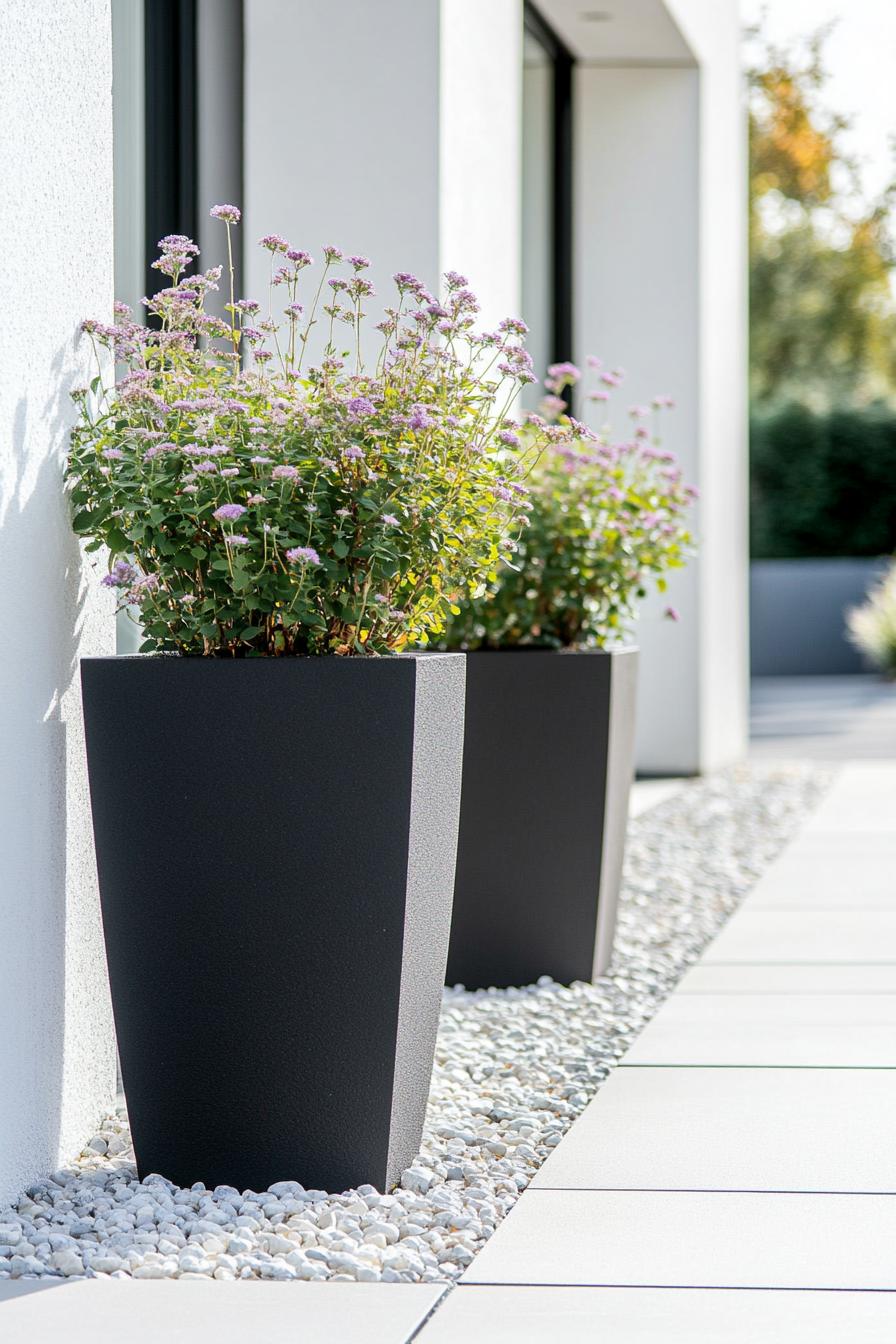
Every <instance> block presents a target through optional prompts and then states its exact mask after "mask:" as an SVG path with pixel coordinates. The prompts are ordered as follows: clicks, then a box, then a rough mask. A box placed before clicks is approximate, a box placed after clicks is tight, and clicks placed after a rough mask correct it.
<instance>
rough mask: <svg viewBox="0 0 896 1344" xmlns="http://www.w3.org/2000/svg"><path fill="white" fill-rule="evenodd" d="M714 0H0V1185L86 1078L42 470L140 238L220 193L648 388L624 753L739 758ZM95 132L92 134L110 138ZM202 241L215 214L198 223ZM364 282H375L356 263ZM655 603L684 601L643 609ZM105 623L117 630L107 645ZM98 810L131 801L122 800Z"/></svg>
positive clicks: (736, 363)
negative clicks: (439, 285) (691, 511)
mask: <svg viewBox="0 0 896 1344" xmlns="http://www.w3.org/2000/svg"><path fill="white" fill-rule="evenodd" d="M738 44H739V19H738V7H737V3H736V0H607V5H606V8H602V9H599V10H598V9H595V10H587V9H584V8H583V6H582V5H581V3H580V2H579V0H576V3H573V2H572V0H539V3H538V4H537V5H528V4H524V2H523V0H379V3H377V4H376V5H371V4H370V3H369V0H327V3H323V0H153V2H152V3H146V0H56V3H54V5H53V6H52V7H50V6H35V5H33V4H26V3H24V0H7V3H6V4H4V6H3V7H2V12H0V66H2V79H0V89H2V93H0V98H2V100H3V113H4V128H5V132H6V134H5V136H4V148H3V155H4V166H5V168H6V180H7V183H8V184H11V187H9V188H8V190H7V192H6V193H5V196H4V202H5V203H4V204H3V205H2V206H0V221H2V222H0V234H2V238H3V248H4V258H5V266H4V277H3V282H2V283H3V285H4V287H5V294H6V306H7V311H8V312H14V313H15V314H16V315H17V316H16V319H15V321H14V322H7V323H5V324H4V328H3V332H2V336H0V340H2V341H3V342H5V344H6V347H7V348H6V350H5V352H4V354H5V358H4V359H3V361H2V363H0V419H2V428H3V443H4V445H5V446H4V449H3V455H2V458H0V614H2V617H3V621H4V629H5V631H6V632H7V656H6V659H5V660H4V674H3V675H4V678H5V682H4V691H5V694H4V695H3V697H2V699H0V716H2V752H0V795H2V798H3V808H2V812H0V818H2V819H0V825H2V827H3V830H4V846H3V852H4V856H5V879H6V881H5V884H4V888H3V890H2V891H0V928H2V938H0V963H2V972H0V1022H3V1024H4V1026H3V1030H2V1031H0V1198H3V1197H5V1196H7V1195H10V1194H12V1193H13V1192H14V1191H15V1190H16V1189H18V1188H20V1187H21V1186H23V1185H25V1184H27V1183H28V1181H29V1180H31V1179H33V1178H34V1177H36V1176H37V1175H39V1174H40V1173H42V1172H46V1171H47V1170H50V1169H52V1168H53V1167H54V1166H55V1165H57V1162H58V1160H59V1158H60V1156H65V1155H66V1154H69V1153H70V1152H71V1151H73V1150H74V1149H75V1148H77V1147H78V1145H79V1144H80V1142H82V1141H83V1139H84V1138H85V1137H86V1136H87V1134H88V1133H89V1130H90V1126H91V1124H92V1123H93V1122H94V1120H95V1118H96V1116H97V1114H98V1112H99V1111H100V1110H101V1109H102V1107H103V1106H104V1105H105V1104H107V1102H108V1100H109V1098H110V1096H111V1091H112V1087H113V1083H114V1044H113V1032H112V1025H111V1017H110V1013H109V1006H108V992H107V988H106V982H105V968H104V960H103V954H102V943H101V936H100V927H99V915H98V907H97V900H96V884H95V875H94V872H93V860H92V847H91V844H90V833H89V805H88V799H87V794H86V785H85V781H84V768H83V745H82V741H81V736H80V733H81V729H80V707H79V698H78V689H77V685H78V683H77V675H76V673H77V661H78V657H79V656H80V655H82V654H84V653H90V652H105V651H111V650H112V648H113V647H114V644H115V619H114V615H113V613H112V610H111V607H110V605H109V603H108V602H106V601H104V599H103V597H102V594H101V590H100V589H99V586H98V581H99V574H98V573H97V572H96V571H95V570H94V569H93V568H92V567H91V565H90V564H89V563H85V561H84V559H83V558H82V557H81V556H80V555H79V552H78V549H77V547H76V545H75V543H74V540H73V539H71V538H70V537H69V534H68V531H67V524H66V515H65V504H64V500H63V497H62V494H61V466H62V459H63V455H64V451H65V439H66V431H67V428H68V425H69V423H70V419H71V416H70V410H69V392H70V390H71V388H72V387H73V386H75V385H77V384H79V383H81V382H82V381H83V380H84V377H85V367H84V363H83V361H84V354H83V351H82V350H81V348H80V347H79V346H78V345H77V341H76V336H77V325H78V321H79V319H80V318H81V317H82V316H85V315H88V314H89V315H92V316H96V317H99V318H101V319H106V320H108V319H109V317H110V314H111V303H112V296H113V268H114V288H115V291H116V292H117V294H118V296H119V297H121V298H124V299H125V300H127V301H129V302H131V303H132V304H134V303H139V300H140V298H141V296H142V295H143V294H144V293H146V292H147V291H148V288H149V287H150V285H151V284H152V282H153V273H152V272H150V271H148V260H149V257H150V256H151V254H152V248H153V245H154V243H155V240H156V238H157V237H159V236H161V234H163V233H167V232H175V231H177V232H185V233H189V234H191V236H194V237H197V238H198V241H199V243H200V245H201V246H202V247H203V249H204V253H205V256H204V260H205V261H206V263H207V264H211V263H212V262H213V261H215V260H218V259H219V258H218V257H217V255H216V248H217V242H216V241H213V242H212V241H210V239H209V229H208V209H209V207H210V206H211V205H212V204H214V203H216V202H218V201H224V200H232V201H234V202H235V203H237V204H239V205H241V206H242V208H243V211H244V229H243V236H244V237H245V238H246V239H248V240H249V241H250V246H248V247H247V248H246V249H245V252H244V255H243V257H242V258H241V268H242V287H243V292H244V293H245V294H250V295H251V294H255V293H256V291H263V290H264V289H265V288H266V284H267V281H266V276H265V275H264V274H263V273H262V271H261V270H260V269H259V266H260V262H259V255H258V254H257V253H256V251H255V249H254V248H253V246H252V245H251V243H252V241H253V240H254V239H256V238H258V237H259V236H260V235H261V234H263V233H267V232H270V231H272V230H277V231H278V232H281V233H285V234H287V235H288V236H289V237H290V238H291V239H292V240H293V242H294V243H295V245H297V246H306V247H308V248H309V250H311V251H312V252H313V251H314V250H315V249H319V248H320V247H321V245H323V244H324V243H328V242H334V243H336V244H338V245H340V246H343V247H344V248H346V249H347V250H357V251H362V252H365V253H367V254H369V255H370V256H371V257H372V258H373V259H374V263H375V272H376V273H374V276H373V278H374V282H376V280H377V278H379V279H380V280H381V281H382V280H385V279H387V277H388V276H389V275H390V274H391V273H392V272H393V271H395V270H411V271H414V272H415V273H417V274H420V275H421V276H423V277H424V278H426V279H427V281H428V282H430V283H431V284H433V285H434V284H435V283H436V280H437V277H438V274H439V273H440V272H441V271H442V270H444V269H447V268H449V267H450V268H454V269H457V270H461V271H463V272H464V273H465V274H467V275H468V276H469V277H470V279H471V281H472V283H473V286H474V288H475V289H476V291H477V293H478V294H479V296H480V299H481V301H482V305H483V319H484V321H485V322H486V323H489V322H494V321H496V320H498V319H500V318H501V317H504V316H506V315H509V314H517V313H521V314H522V316H523V317H525V318H526V320H527V321H528V322H529V325H530V327H531V328H532V338H531V348H532V353H533V356H534V357H535V360H536V364H537V365H540V364H543V363H544V362H546V361H547V360H549V359H558V358H573V359H576V360H578V361H581V360H582V359H583V358H584V356H585V355H586V354H588V353H595V354H598V355H600V356H602V357H604V358H605V359H607V360H608V361H610V362H612V363H614V364H616V363H618V364H620V365H622V366H624V367H625V368H626V369H628V370H629V371H630V372H629V375H628V378H627V381H626V389H625V394H624V397H623V400H622V410H623V412H624V409H625V407H627V406H628V405H629V404H632V403H636V402H642V401H645V400H647V399H649V397H650V396H652V395H653V394H654V393H659V392H663V393H670V394H672V395H674V397H675V399H676V401H677V403H678V409H677V410H676V412H675V414H674V415H673V416H672V417H670V419H669V421H668V426H669V428H668V435H667V440H666V441H667V444H668V446H669V447H670V448H671V449H673V450H674V451H675V452H676V453H678V455H679V456H680V458H681V459H682V463H683V466H684V470H685V475H686V478H687V479H688V480H689V481H691V482H693V483H694V484H696V485H697V486H698V487H699V488H700V491H701V501H700V504H699V506H698V518H697V531H698V534H699V539H700V552H699V555H698V557H697V558H696V559H695V561H694V562H693V563H692V564H691V565H690V566H689V568H688V569H687V570H686V571H684V572H682V573H681V574H680V575H678V576H676V577H675V578H674V579H673V580H672V582H671V585H670V590H669V592H668V594H666V595H664V597H663V598H662V599H661V600H660V599H651V600H650V601H648V602H647V603H646V604H645V609H644V613H643V616H642V619H641V621H640V625H639V630H638V640H639V643H640V645H641V647H642V650H643V664H642V677H641V695H640V719H639V739H638V758H639V767H640V768H641V770H642V771H643V772H645V773H653V774H662V773H674V774H682V773H696V772H699V771H702V770H706V769H710V768H713V767H715V766H718V765H721V764H724V763H726V762H728V761H731V760H735V759H737V758H738V757H739V756H740V755H741V754H742V752H743V750H744V747H745V739H746V719H747V541H746V511H747V489H746V433H745V419H746V416H745V392H744V386H745V363H746V339H745V330H746V321H745V312H746V290H745V273H746V267H745V219H746V211H745V204H744V200H745V192H746V171H745V132H744V115H743V108H742V100H741V93H740V75H739V50H738ZM113 132H114V133H113ZM212 237H214V235H212ZM379 287H383V286H379ZM667 605H673V606H674V607H676V608H678V610H679V611H680V614H681V620H680V621H679V622H678V623H675V624H673V623H670V622H668V621H666V620H664V619H663V617H662V611H663V608H664V607H666V606H667ZM128 647H129V645H128V636H127V633H126V631H125V630H124V629H122V630H121V631H120V632H119V636H118V648H119V651H126V650H127V649H128ZM122 824H123V825H129V824H138V823H137V821H136V820H135V819H131V818H129V817H128V815H127V806H126V800H123V802H122Z"/></svg>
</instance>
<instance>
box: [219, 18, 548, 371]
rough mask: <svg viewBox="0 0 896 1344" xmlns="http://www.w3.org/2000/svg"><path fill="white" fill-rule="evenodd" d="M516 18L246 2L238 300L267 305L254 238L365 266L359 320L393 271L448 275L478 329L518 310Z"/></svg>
mask: <svg viewBox="0 0 896 1344" xmlns="http://www.w3.org/2000/svg"><path fill="white" fill-rule="evenodd" d="M520 15H521V0H489V3H488V5H482V4H481V3H479V0H379V3H377V4H375V5H372V4H370V3H369V0H331V2H330V3H328V5H327V7H326V20H325V21H321V10H320V5H319V4H317V3H316V0H246V3H245V11H244V40H245V108H246V114H245V131H244V151H245V162H244V182H245V189H244V192H245V194H244V200H243V205H244V220H245V274H246V286H245V289H246V294H247V296H251V297H252V298H256V299H258V300H259V301H260V302H262V303H264V304H266V303H267V292H268V274H269V259H268V255H267V253H264V252H262V251H261V250H260V249H258V248H257V247H256V246H255V243H256V240H257V239H258V238H259V237H261V236H262V235H263V234H265V233H270V232H277V233H281V234H283V235H285V236H286V237H287V238H289V240H290V241H291V242H292V243H293V245H294V246H296V247H305V248H307V249H308V250H309V251H310V252H311V253H312V255H313V256H315V257H319V256H320V251H321V247H322V245H323V244H325V243H334V244H336V245H337V246H339V247H342V248H343V249H344V250H345V251H346V252H361V253H364V254H365V255H367V256H369V257H370V258H371V259H372V261H373V266H372V268H371V271H370V272H369V275H370V278H371V279H372V280H373V283H374V285H375V286H376V289H377V291H378V295H379V297H378V299H376V300H373V301H371V303H370V305H369V311H370V313H371V316H372V315H373V313H374V311H375V310H376V309H377V308H378V306H379V305H381V304H382V303H383V302H386V303H388V302H391V301H392V294H391V291H392V286H391V280H390V277H391V276H392V274H393V273H394V272H395V271H399V270H404V271H412V272H413V273H414V274H416V275H419V276H420V277H421V279H423V280H424V281H425V282H426V283H427V284H429V285H430V287H435V286H436V285H437V283H438V277H439V274H440V272H441V271H442V270H443V269H446V268H449V267H450V268H453V269H455V270H459V271H463V272H464V273H465V274H466V275H467V276H468V277H469V278H470V280H471V282H472V284H473V288H474V289H475V290H476V292H477V294H478V295H479V297H480V299H481V301H482V304H483V320H484V321H485V322H486V323H488V322H489V321H493V320H495V319H497V318H500V317H505V316H507V315H508V314H515V313H516V312H517V311H518V308H519V269H520V257H519V211H520V202H519V175H520V144H519V129H518V128H519V115H520V97H521V45H520V44H521V37H522V34H521V19H520ZM374 320H376V319H374ZM371 326H372V324H371ZM372 336H373V337H374V338H376V339H377V340H378V337H377V333H375V332H373V333H372ZM368 348H371V347H370V346H369V347H368ZM373 348H376V347H373Z"/></svg>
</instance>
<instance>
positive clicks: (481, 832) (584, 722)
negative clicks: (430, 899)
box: [447, 649, 637, 988]
mask: <svg viewBox="0 0 896 1344" xmlns="http://www.w3.org/2000/svg"><path fill="white" fill-rule="evenodd" d="M636 677H637V650H636V649H622V650H613V651H610V652H605V651H594V652H582V653H565V652H564V653H560V652H553V651H549V650H506V651H502V652H482V653H473V654H468V656H467V701H466V703H467V709H466V729H465V744H464V777H463V793H462V801H461V819H460V833H459V837H458V856H457V872H456V878H455V888H454V913H453V919H452V929H451V944H450V949H449V954H448V971H447V978H448V982H449V983H450V984H455V983H461V984H465V985H467V986H468V987H470V988H474V987H482V986H488V985H495V986H504V985H522V984H531V983H532V982H533V981H535V980H537V979H538V977H539V976H541V975H550V976H552V977H553V978H554V979H555V980H558V981H560V982H561V983H564V984H569V983H570V982H571V981H573V980H590V979H592V978H593V977H595V976H596V975H599V974H601V973H602V972H603V971H604V970H605V969H606V966H607V963H608V961H609V958H610V954H611V951H612V944H613V937H614V933H615V925H616V905H617V900H618V893H619V883H620V878H621V872H622V859H623V854H624V848H625V827H626V822H627V816H628V796H629V790H630V786H631V779H632V774H633V768H634V711H635V685H636Z"/></svg>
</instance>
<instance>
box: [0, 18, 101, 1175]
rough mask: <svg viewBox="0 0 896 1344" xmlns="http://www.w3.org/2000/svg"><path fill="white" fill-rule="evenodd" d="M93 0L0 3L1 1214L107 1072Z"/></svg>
mask: <svg viewBox="0 0 896 1344" xmlns="http://www.w3.org/2000/svg"><path fill="white" fill-rule="evenodd" d="M111 81H112V75H111V26H110V15H109V5H108V0H54V3H53V4H52V5H35V4H34V3H33V0H4V3H3V5H2V6H0V125H2V127H3V134H2V149H0V162H2V179H3V192H2V194H0V240H2V253H3V267H2V278H0V290H2V302H3V312H4V320H3V323H2V324H0V630H2V639H3V657H2V661H0V855H2V881H0V1024H2V1026H0V1199H3V1198H9V1197H11V1196H13V1195H14V1194H15V1193H16V1191H17V1190H18V1189H20V1188H21V1187H23V1186H24V1185H26V1184H27V1183H29V1182H30V1181H32V1180H33V1179H34V1178H35V1177H37V1176H39V1175H40V1174H41V1173H45V1172H47V1171H49V1170H51V1169H53V1168H54V1167H55V1166H57V1165H58V1163H59V1160H60V1158H65V1157H67V1156H70V1155H72V1154H73V1153H74V1152H76V1151H77V1150H78V1149H79V1148H80V1146H81V1145H82V1144H83V1142H84V1141H85V1140H86V1139H87V1138H88V1137H89V1136H90V1133H91V1127H92V1126H93V1125H94V1124H95V1122H96V1120H97V1118H98V1116H99V1113H100V1111H101V1110H102V1108H103V1106H105V1105H106V1104H107V1103H108V1101H109V1099H110V1097H111V1095H112V1091H113V1087H114V1080H115V1058H114V1044H113V1032H112V1022H111V1013H110V1008H109V996H108V986H107V981H106V969H105V958H104V955H103V950H102V936H101V930H100V921H99V908H98V901H97V892H96V878H95V870H94V860H93V846H92V837H91V832H90V809H89V801H88V795H87V783H86V777H85V771H84V749H83V741H82V733H81V713H80V696H79V689H78V678H77V666H78V657H79V654H82V653H108V652H112V651H113V650H114V623H113V617H112V609H111V603H110V602H109V601H108V600H107V599H106V595H105V594H104V593H102V592H101V590H100V589H99V588H98V583H97V576H96V575H93V574H92V573H90V572H88V571H85V569H84V567H83V566H82V563H81V558H80V554H79V550H78V546H77V544H76V542H75V539H74V537H73V536H72V534H71V531H70V529H69V525H68V511H67V506H66V502H65V500H64V499H63V495H62V459H63V455H64V452H65V447H66V431H67V428H68V426H69V424H70V423H71V419H72V407H71V402H70V400H69V395H68V394H69V390H70V389H71V387H73V386H75V385H77V384H80V383H83V381H84V379H85V372H86V367H85V358H84V355H83V353H82V348H81V347H78V349H77V350H76V335H77V327H78V323H79V320H80V319H81V318H82V317H83V316H86V315H87V314H91V315H95V316H98V317H100V318H104V319H106V320H109V319H110V315H111V301H112V89H111Z"/></svg>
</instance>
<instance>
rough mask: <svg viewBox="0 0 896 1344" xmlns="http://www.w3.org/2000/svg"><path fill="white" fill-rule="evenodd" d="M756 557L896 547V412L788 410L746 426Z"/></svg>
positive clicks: (873, 551) (759, 417)
mask: <svg viewBox="0 0 896 1344" xmlns="http://www.w3.org/2000/svg"><path fill="white" fill-rule="evenodd" d="M750 477H751V483H750V494H751V501H750V504H751V507H750V544H751V552H752V555H753V557H754V559H763V560H766V559H768V560H773V559H785V558H791V557H797V556H806V557H809V556H852V555H855V556H859V555H888V554H890V553H891V552H892V551H893V550H894V549H896V414H894V412H893V411H892V410H891V409H889V408H887V407H871V408H869V409H867V410H843V411H831V412H827V413H825V414H816V413H814V412H812V411H810V410H807V409H806V407H804V406H799V405H788V406H784V407H781V408H780V409H778V410H776V411H772V412H765V413H761V412H760V413H756V414H754V415H753V417H752V419H751V423H750Z"/></svg>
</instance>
